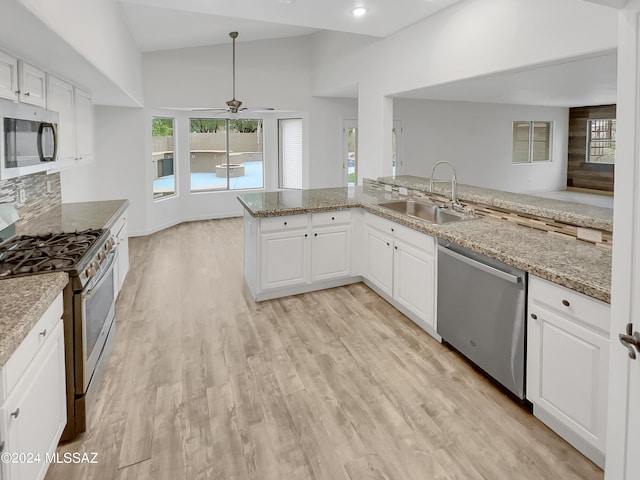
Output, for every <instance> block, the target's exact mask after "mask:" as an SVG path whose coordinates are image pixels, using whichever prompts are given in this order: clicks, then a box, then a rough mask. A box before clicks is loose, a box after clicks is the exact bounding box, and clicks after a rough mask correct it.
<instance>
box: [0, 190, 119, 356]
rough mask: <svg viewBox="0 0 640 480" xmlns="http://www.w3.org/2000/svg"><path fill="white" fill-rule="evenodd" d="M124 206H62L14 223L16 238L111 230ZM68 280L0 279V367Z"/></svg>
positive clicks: (36, 277)
mask: <svg viewBox="0 0 640 480" xmlns="http://www.w3.org/2000/svg"><path fill="white" fill-rule="evenodd" d="M128 206H129V201H128V200H108V201H100V202H79V203H63V204H62V205H59V206H57V207H52V208H50V209H49V210H47V211H46V212H44V213H43V214H41V215H40V216H38V217H36V218H34V219H31V220H29V222H26V223H24V224H20V223H17V224H16V235H40V234H45V233H59V232H75V231H81V230H87V229H102V228H111V227H112V226H113V224H114V223H115V222H116V221H117V219H118V218H119V217H120V215H122V213H123V212H124V210H125V209H126V208H127V207H128ZM68 281H69V276H68V275H67V274H66V273H46V274H37V275H31V276H25V277H14V278H2V279H0V367H1V366H3V365H4V364H5V363H6V361H7V360H8V359H9V357H10V356H11V355H12V354H13V352H14V351H15V349H16V348H18V346H19V345H20V343H21V342H22V340H23V339H24V338H25V336H26V335H27V334H28V333H29V331H30V330H31V328H33V325H35V323H36V322H37V321H38V320H39V319H40V317H41V316H42V314H43V313H44V312H45V310H46V309H47V308H48V307H49V305H51V302H53V300H54V299H55V298H56V296H57V295H58V293H60V291H61V290H62V289H63V288H64V287H65V286H66V284H67V283H68Z"/></svg>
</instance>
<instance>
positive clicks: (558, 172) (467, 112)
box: [393, 99, 569, 192]
mask: <svg viewBox="0 0 640 480" xmlns="http://www.w3.org/2000/svg"><path fill="white" fill-rule="evenodd" d="M393 112H394V118H395V119H396V120H401V121H402V129H403V133H402V147H401V149H402V151H401V155H402V163H403V165H402V167H401V169H399V170H400V171H399V172H398V173H400V174H406V175H418V176H421V177H428V176H429V175H430V173H431V166H432V165H433V164H434V163H435V162H437V161H439V160H448V161H450V162H452V163H454V165H455V166H456V171H457V174H458V181H459V182H460V183H465V184H468V185H477V186H481V187H487V188H495V189H499V190H506V191H511V192H538V191H549V190H558V189H564V188H565V187H566V183H567V134H568V123H569V110H568V109H567V108H556V107H532V106H525V105H501V104H489V103H470V102H446V101H437V100H407V99H395V100H394V107H393ZM519 120H524V121H531V120H540V121H552V122H554V131H553V137H554V142H553V146H554V148H553V161H552V162H540V163H531V164H523V165H514V164H513V163H512V162H511V159H512V154H511V148H512V123H513V122H514V121H519ZM436 175H437V176H438V177H439V178H449V175H450V173H449V172H448V171H447V170H446V168H444V167H443V169H442V171H441V172H439V173H437V174H436Z"/></svg>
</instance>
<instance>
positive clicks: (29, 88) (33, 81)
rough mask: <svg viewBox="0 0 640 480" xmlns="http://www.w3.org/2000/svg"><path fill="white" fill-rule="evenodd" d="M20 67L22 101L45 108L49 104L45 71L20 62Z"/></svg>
mask: <svg viewBox="0 0 640 480" xmlns="http://www.w3.org/2000/svg"><path fill="white" fill-rule="evenodd" d="M18 65H19V81H18V83H19V85H20V95H19V99H20V101H21V102H22V103H29V104H31V105H37V106H39V107H42V108H45V106H46V104H47V84H46V75H45V73H44V71H43V70H40V69H39V68H36V67H34V66H33V65H29V64H28V63H25V62H23V61H20V62H18Z"/></svg>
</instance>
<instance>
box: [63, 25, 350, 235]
mask: <svg viewBox="0 0 640 480" xmlns="http://www.w3.org/2000/svg"><path fill="white" fill-rule="evenodd" d="M310 42H311V40H310V38H309V37H297V38H291V39H278V40H272V41H262V42H245V43H238V45H237V57H236V60H237V72H236V73H237V80H238V83H237V88H236V97H237V98H239V99H240V100H242V101H243V102H244V105H246V106H271V107H276V108H277V109H278V111H277V112H274V113H269V114H262V115H260V117H262V118H264V130H263V133H264V148H265V189H266V190H273V189H276V188H277V184H278V181H277V175H278V170H277V162H278V130H277V119H278V118H291V117H302V118H303V122H304V129H305V130H304V134H305V136H306V142H305V145H304V148H305V159H304V162H305V164H304V175H305V179H304V182H303V184H304V186H305V187H306V188H320V187H333V186H339V185H340V184H341V180H342V178H341V172H342V171H341V165H342V160H341V159H342V143H341V138H342V136H341V125H342V119H343V118H353V117H355V115H356V111H357V102H356V100H355V99H344V98H313V97H312V96H311V94H310V92H311V79H310V71H311V66H310V61H309V56H310V49H311V43H310ZM143 65H144V78H145V81H144V94H145V103H146V106H147V108H145V109H129V108H116V107H98V108H96V111H95V118H96V124H95V127H96V128H95V134H96V161H95V162H94V163H93V164H91V165H89V166H86V167H81V168H78V169H74V170H71V171H65V172H63V173H62V182H63V201H64V202H70V201H82V200H98V199H106V198H128V199H129V200H130V202H131V212H132V213H131V216H130V231H131V233H132V234H133V235H142V234H147V233H150V232H153V231H157V230H160V229H162V228H166V227H169V226H171V225H175V224H177V223H180V222H183V221H188V220H200V219H207V218H219V217H228V216H237V215H241V214H242V206H241V205H240V203H239V202H238V200H237V198H236V197H237V195H238V194H239V193H242V192H243V191H240V190H233V191H228V192H226V191H222V192H200V193H194V194H192V193H191V192H190V185H189V179H190V178H189V136H188V127H187V125H188V118H189V117H190V116H197V115H204V113H201V114H198V113H193V112H190V111H179V110H176V109H175V108H177V107H207V106H209V107H219V106H223V105H225V102H226V101H227V100H229V99H230V98H231V52H230V45H227V46H215V47H206V48H202V47H198V48H190V49H181V50H170V51H163V52H152V53H148V54H145V55H144V57H143ZM160 107H173V108H174V109H172V110H171V109H167V108H160ZM154 115H161V116H172V117H174V118H176V130H175V134H176V157H175V162H176V164H175V168H176V171H177V179H178V180H177V182H178V184H177V190H178V194H177V195H176V196H174V197H170V198H165V199H162V200H159V201H153V199H152V179H153V172H152V164H151V118H152V116H154ZM253 118H256V117H255V116H254V117H253Z"/></svg>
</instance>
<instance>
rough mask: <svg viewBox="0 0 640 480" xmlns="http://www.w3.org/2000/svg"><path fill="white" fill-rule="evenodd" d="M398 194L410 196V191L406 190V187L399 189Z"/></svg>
mask: <svg viewBox="0 0 640 480" xmlns="http://www.w3.org/2000/svg"><path fill="white" fill-rule="evenodd" d="M398 193H399V194H400V195H409V190H407V189H406V188H404V187H400V188H399V189H398Z"/></svg>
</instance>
